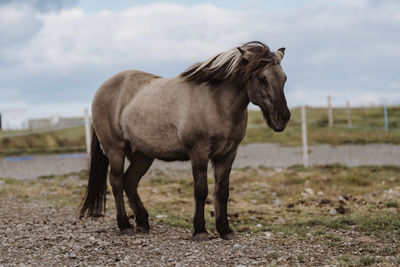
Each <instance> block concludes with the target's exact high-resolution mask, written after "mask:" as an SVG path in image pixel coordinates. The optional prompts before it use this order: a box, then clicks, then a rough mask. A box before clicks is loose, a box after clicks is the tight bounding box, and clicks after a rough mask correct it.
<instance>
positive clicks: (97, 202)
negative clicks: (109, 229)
mask: <svg viewBox="0 0 400 267" xmlns="http://www.w3.org/2000/svg"><path fill="white" fill-rule="evenodd" d="M284 51H285V49H284V48H280V49H279V50H278V51H276V52H271V51H270V50H269V48H268V47H267V46H266V45H264V44H263V43H261V42H258V41H254V42H249V43H246V44H244V45H242V46H240V47H237V48H233V49H231V50H229V51H226V52H222V53H220V54H218V55H216V56H214V57H212V58H210V59H208V60H206V61H204V62H200V63H197V64H194V65H193V66H191V67H190V68H189V69H187V70H186V71H185V72H183V73H182V74H180V75H179V76H178V77H175V78H161V77H158V76H156V75H153V74H149V73H145V72H141V71H125V72H121V73H119V74H117V75H115V76H114V77H112V78H110V79H109V80H108V81H106V82H105V83H104V84H103V85H102V86H101V87H100V89H99V90H98V91H97V93H96V95H95V97H94V99H93V104H92V116H93V137H92V149H91V159H90V170H89V182H88V186H87V189H86V193H85V196H84V200H83V202H82V205H81V216H85V215H89V216H91V217H94V216H98V215H101V214H102V213H103V212H104V211H105V202H106V184H107V170H108V165H110V183H111V187H112V191H113V194H114V199H115V203H116V208H117V221H118V227H119V229H120V230H121V232H122V233H123V234H127V235H132V234H133V233H134V231H133V226H132V225H131V224H130V223H129V220H128V217H127V215H126V211H125V205H124V197H123V192H124V191H125V193H126V195H127V196H128V199H129V204H130V207H131V208H132V210H133V211H134V213H135V215H136V225H137V230H138V231H142V232H147V231H148V230H149V229H150V226H149V222H148V213H147V211H146V209H145V207H144V206H143V203H142V201H141V199H140V197H139V195H138V192H137V187H138V183H139V181H140V179H141V178H142V176H143V175H144V174H145V173H146V172H147V170H148V169H149V167H150V166H151V164H152V162H153V160H154V159H161V160H164V161H173V160H190V161H191V164H192V171H193V178H194V197H195V200H196V208H195V209H196V211H195V216H194V221H193V224H194V233H193V238H194V240H196V241H202V240H208V234H207V231H206V228H205V222H204V203H205V200H206V198H207V194H208V186H207V166H208V162H209V160H211V162H212V164H213V166H214V172H215V200H214V202H215V214H216V229H217V231H218V233H219V234H220V236H221V238H223V239H233V238H234V232H233V231H232V229H231V228H230V227H229V223H228V217H227V201H228V196H229V174H230V171H231V166H232V163H233V161H234V159H235V156H236V151H237V148H238V145H239V144H240V142H241V141H242V139H243V137H244V135H245V132H246V126H247V106H248V104H249V102H252V103H253V104H255V105H257V106H259V107H260V108H261V110H262V112H263V114H264V117H265V119H266V121H267V124H268V126H269V127H270V128H272V129H273V130H274V131H277V132H280V131H283V130H284V129H285V127H286V124H287V123H288V121H289V119H290V111H289V109H288V107H287V104H286V99H285V95H284V91H283V88H284V84H285V81H286V75H285V73H284V72H283V70H282V67H281V65H280V62H281V60H282V58H283V55H284ZM125 157H127V158H128V160H129V161H130V166H129V167H128V169H127V170H126V171H125V172H124V161H125Z"/></svg>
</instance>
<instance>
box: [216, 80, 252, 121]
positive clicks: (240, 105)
mask: <svg viewBox="0 0 400 267" xmlns="http://www.w3.org/2000/svg"><path fill="white" fill-rule="evenodd" d="M214 92H215V94H216V98H215V99H216V101H217V105H218V106H220V107H221V108H220V111H221V112H223V113H225V114H224V115H225V116H227V117H232V119H237V118H238V116H240V115H245V114H247V106H248V105H249V102H250V100H249V97H248V96H247V91H246V89H245V88H243V87H242V86H239V85H238V84H237V83H223V84H221V85H220V86H219V88H214ZM246 117H247V116H246Z"/></svg>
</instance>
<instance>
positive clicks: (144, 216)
mask: <svg viewBox="0 0 400 267" xmlns="http://www.w3.org/2000/svg"><path fill="white" fill-rule="evenodd" d="M129 160H130V162H131V165H130V166H129V168H128V169H127V170H126V172H125V174H124V189H125V193H126V195H127V196H128V198H129V204H130V206H131V209H132V210H133V211H134V212H135V215H136V225H137V230H138V231H140V232H148V231H149V229H150V225H149V219H148V218H149V214H148V213H147V210H146V208H145V207H144V206H143V203H142V200H141V199H140V197H139V194H138V192H137V187H138V184H139V181H140V179H141V178H142V177H143V175H144V174H145V173H146V172H147V170H148V169H149V168H150V166H151V164H152V163H153V160H154V159H153V158H149V157H147V156H145V155H143V154H142V153H140V152H135V153H134V154H133V155H131V156H130V157H129Z"/></svg>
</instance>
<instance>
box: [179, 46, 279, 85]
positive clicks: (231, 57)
mask: <svg viewBox="0 0 400 267" xmlns="http://www.w3.org/2000/svg"><path fill="white" fill-rule="evenodd" d="M242 53H248V54H250V55H251V60H247V59H246V58H245V57H244V56H243V55H242ZM275 62H276V57H275V56H274V53H271V52H270V50H269V48H268V46H266V45H265V44H263V43H261V42H259V41H253V42H249V43H246V44H243V45H242V46H239V47H235V48H232V49H230V50H228V51H225V52H222V53H220V54H218V55H216V56H214V57H212V58H210V59H208V60H206V61H204V62H199V63H196V64H194V65H193V66H191V67H189V68H188V69H187V70H185V71H184V72H183V73H182V74H181V77H184V78H185V79H186V80H187V81H193V82H196V83H203V82H205V83H208V84H219V83H221V82H223V81H226V80H229V79H240V80H243V79H249V78H251V77H252V76H253V75H254V74H255V73H257V72H258V71H260V70H261V69H263V68H264V67H265V66H266V65H268V64H270V63H275Z"/></svg>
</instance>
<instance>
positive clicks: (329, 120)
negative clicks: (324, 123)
mask: <svg viewBox="0 0 400 267" xmlns="http://www.w3.org/2000/svg"><path fill="white" fill-rule="evenodd" d="M328 122H329V126H332V125H333V114H332V103H331V95H328Z"/></svg>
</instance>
